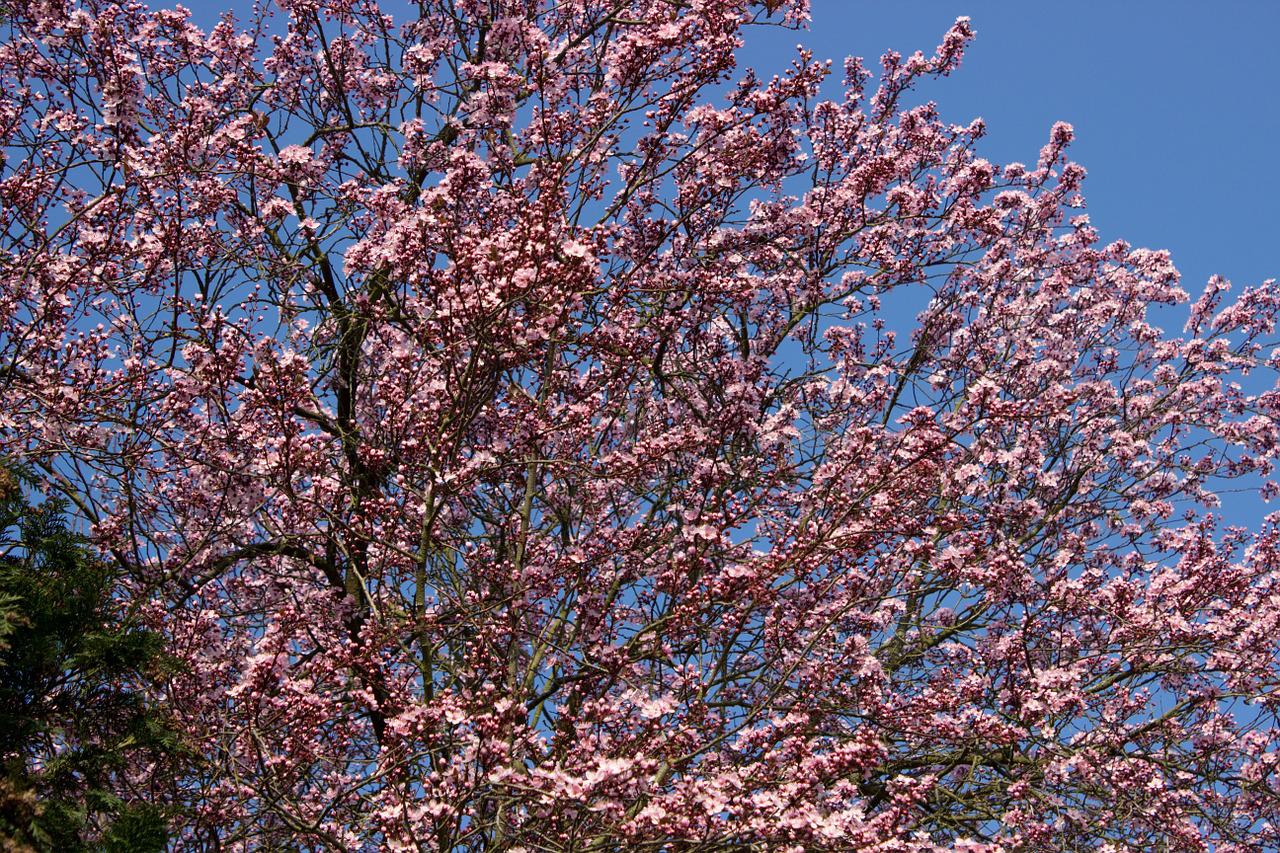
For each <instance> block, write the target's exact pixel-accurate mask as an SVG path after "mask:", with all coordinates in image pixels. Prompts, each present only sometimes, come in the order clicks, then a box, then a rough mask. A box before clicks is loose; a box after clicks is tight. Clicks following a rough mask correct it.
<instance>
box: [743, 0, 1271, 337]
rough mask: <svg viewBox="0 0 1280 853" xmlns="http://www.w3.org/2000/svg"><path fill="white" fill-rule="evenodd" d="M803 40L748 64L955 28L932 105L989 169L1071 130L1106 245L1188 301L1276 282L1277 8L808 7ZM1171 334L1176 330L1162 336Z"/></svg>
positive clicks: (869, 52)
mask: <svg viewBox="0 0 1280 853" xmlns="http://www.w3.org/2000/svg"><path fill="white" fill-rule="evenodd" d="M812 5H813V24H812V26H811V28H810V31H809V32H807V33H789V32H787V33H777V34H770V35H769V36H768V37H767V38H766V39H756V40H755V43H753V44H751V45H749V50H748V56H747V57H746V61H747V63H749V64H751V65H753V66H755V67H756V68H757V69H758V70H760V71H761V72H764V71H765V70H766V69H769V70H774V69H776V68H778V67H779V64H780V63H782V62H785V61H787V60H788V59H789V58H790V56H791V55H792V48H794V45H795V44H797V43H798V42H803V43H804V44H806V45H807V46H809V47H811V48H812V49H813V50H814V53H815V54H816V55H817V56H819V57H825V58H831V59H835V60H836V61H837V63H838V62H839V61H840V60H841V59H843V57H845V56H846V55H850V54H852V55H858V56H862V57H864V58H865V59H866V60H867V65H868V67H869V68H875V67H877V65H878V62H877V61H876V60H878V57H879V55H880V54H881V53H882V52H883V51H884V50H885V49H886V48H893V49H895V50H898V51H900V52H902V53H904V54H907V53H911V52H912V51H914V50H917V49H922V50H924V51H926V53H927V52H931V51H932V49H933V47H934V45H936V44H937V42H938V40H939V38H940V36H941V35H942V33H943V32H945V30H946V29H947V27H948V26H950V24H951V22H952V21H954V20H955V18H956V17H957V16H959V15H968V16H969V17H970V18H971V19H972V22H973V27H974V29H975V30H976V31H977V39H976V41H975V42H974V43H973V45H972V47H971V48H970V50H969V52H968V53H967V54H966V56H965V61H964V64H963V65H962V66H961V68H960V70H959V72H958V73H957V74H956V75H954V76H953V77H951V78H948V79H946V80H943V81H940V82H939V83H937V84H936V85H933V86H930V88H929V89H928V90H927V91H926V93H925V94H926V97H927V98H928V99H932V100H935V101H937V103H938V105H939V107H940V109H941V111H942V114H943V115H944V116H945V117H946V118H948V119H950V120H952V121H956V122H962V123H963V122H967V121H968V120H969V119H971V118H973V117H974V116H982V117H983V118H984V119H986V122H987V131H988V135H987V138H986V139H985V140H984V142H983V143H982V153H983V154H984V156H986V157H987V158H988V159H990V160H993V161H997V162H1002V161H1009V160H1021V161H1024V162H1026V161H1034V159H1035V155H1036V152H1038V151H1039V149H1040V146H1041V145H1043V144H1044V142H1045V140H1046V139H1047V136H1048V131H1049V127H1050V125H1051V124H1052V123H1053V122H1054V121H1057V120H1063V121H1068V122H1071V123H1072V124H1073V125H1074V126H1075V129H1076V142H1075V143H1074V144H1073V146H1072V153H1073V156H1074V158H1075V159H1076V160H1077V161H1078V162H1079V163H1081V164H1082V165H1084V166H1085V167H1086V168H1087V169H1088V170H1089V178H1088V181H1087V182H1086V184H1085V195H1086V197H1087V199H1088V202H1089V207H1088V212H1089V215H1090V217H1091V218H1092V220H1093V223H1094V225H1095V226H1097V227H1098V228H1099V230H1100V231H1101V233H1102V236H1103V238H1104V239H1107V240H1110V239H1115V238H1121V237H1122V238H1124V239H1126V240H1128V241H1129V242H1131V243H1133V244H1134V245H1139V246H1148V247H1151V248H1164V249H1169V250H1170V251H1171V252H1172V253H1173V258H1174V262H1175V263H1176V264H1177V266H1178V267H1179V269H1180V270H1181V271H1182V273H1183V276H1184V279H1183V281H1184V286H1185V287H1186V288H1187V289H1188V290H1190V291H1192V293H1193V294H1194V293H1197V292H1198V291H1199V289H1200V287H1201V286H1202V284H1203V282H1204V281H1205V279H1207V278H1208V277H1209V276H1210V275H1211V274H1214V273H1219V274H1221V275H1224V276H1226V277H1227V278H1230V279H1231V280H1232V282H1233V284H1234V285H1235V286H1234V288H1233V290H1235V291H1238V290H1239V289H1241V288H1242V287H1244V286H1246V285H1249V284H1254V283H1257V282H1259V281H1261V280H1263V279H1265V278H1280V51H1278V50H1277V41H1280V0H1217V1H1216V2H1212V3H1210V2H1192V0H1160V2H1155V0H1110V2H1104V0H1077V2H1074V3H1054V2H1027V1H1026V0H947V2H941V0H934V2H928V0H915V2H889V0H812ZM1171 331H1173V330H1171Z"/></svg>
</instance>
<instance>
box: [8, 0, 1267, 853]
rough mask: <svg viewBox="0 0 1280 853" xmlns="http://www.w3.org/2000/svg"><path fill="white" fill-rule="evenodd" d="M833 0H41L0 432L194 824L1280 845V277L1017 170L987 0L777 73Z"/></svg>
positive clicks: (1059, 174)
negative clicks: (1243, 523)
mask: <svg viewBox="0 0 1280 853" xmlns="http://www.w3.org/2000/svg"><path fill="white" fill-rule="evenodd" d="M806 5H807V4H806V3H805V2H804V0H765V2H749V0H555V2H551V0H484V2H481V0H418V2H415V3H405V4H402V5H401V4H387V8H385V9H384V8H379V7H378V6H377V5H376V4H375V3H374V2H373V0H277V3H275V4H262V6H261V8H260V9H259V10H258V11H256V12H254V13H253V14H252V15H250V16H248V17H246V18H245V19H243V20H236V19H234V18H233V17H232V16H231V15H227V16H225V17H224V18H223V19H222V21H221V23H218V24H217V25H216V26H213V27H212V28H211V29H207V30H204V29H200V28H198V27H197V26H196V25H195V24H194V23H193V22H192V20H191V16H190V13H189V12H187V11H185V10H183V9H181V8H174V9H167V10H159V11H150V10H148V9H147V8H145V7H144V6H142V5H140V4H137V3H132V2H130V3H111V2H106V0H82V2H74V0H30V2H27V3H22V4H6V6H7V10H6V11H5V12H4V16H5V22H4V23H5V27H6V28H7V31H6V35H5V37H4V39H3V41H2V42H0V79H2V81H3V82H2V85H0V136H2V137H3V143H2V146H3V147H2V154H3V158H4V160H3V167H2V171H0V233H2V235H3V236H2V237H0V387H2V388H3V398H2V403H0V452H2V453H3V454H5V455H6V456H7V457H8V458H10V459H12V460H14V462H15V464H22V465H25V466H28V467H29V468H30V469H32V470H37V471H39V472H40V474H41V476H42V477H43V478H44V481H45V483H46V484H47V488H48V489H49V490H50V491H51V492H52V493H55V494H56V495H57V496H59V497H60V499H64V500H66V501H68V502H69V503H70V505H71V506H73V507H74V508H75V511H76V512H77V513H78V515H79V517H80V519H81V521H82V523H83V524H84V525H86V527H87V529H88V530H89V531H90V532H91V534H92V537H93V542H94V543H95V546H96V547H97V548H98V549H100V551H101V554H102V556H103V558H104V559H107V560H109V561H111V562H112V564H113V565H114V566H115V567H116V569H117V571H118V572H119V573H120V574H122V575H123V576H124V577H125V579H126V580H125V581H124V585H123V587H122V589H121V590H120V592H119V596H120V597H121V601H122V603H124V604H127V605H128V606H129V607H130V608H132V610H133V612H136V613H138V614H140V617H141V618H142V619H143V620H144V621H145V624H146V625H147V626H148V627H149V628H150V629H151V630H153V631H156V632H159V633H160V634H162V635H163V637H164V638H165V643H166V646H167V650H168V653H169V654H171V655H173V656H174V657H175V658H176V659H177V660H178V661H180V663H181V665H180V666H179V667H177V668H176V670H175V671H174V673H173V674H172V676H171V677H170V678H169V679H168V681H167V682H166V683H165V684H164V686H163V689H162V691H161V693H160V695H158V696H156V697H155V699H156V700H157V701H160V702H162V703H163V705H164V707H165V708H166V709H167V712H168V713H169V714H170V715H171V716H172V718H173V719H174V720H176V721H177V724H178V725H179V726H180V728H181V731H182V734H183V737H184V738H185V740H186V744H187V746H188V747H189V748H190V749H191V750H194V751H195V752H196V753H197V754H199V755H200V756H201V760H200V762H199V763H198V765H197V766H196V767H195V769H194V770H190V771H189V772H185V773H184V774H182V775H181V776H180V777H179V778H178V780H177V781H176V782H174V783H173V784H172V785H171V786H170V787H169V788H167V789H166V792H165V793H164V795H163V796H164V798H165V799H166V804H165V805H166V808H169V807H172V808H178V809H179V810H180V813H181V815H182V817H181V818H180V819H179V820H178V821H177V822H176V823H175V825H174V826H173V828H172V830H173V837H174V842H173V843H174V845H175V846H176V849H183V850H210V851H212V850H232V849H234V850H250V849H297V850H317V851H318V850H334V851H350V850H374V849H387V850H459V851H461V850H476V851H478V850H494V851H512V853H514V851H535V850H562V851H569V850H573V851H606V850H609V851H612V850H652V851H659V850H662V851H677V850H679V851H695V850H698V851H701V850H705V851H712V850H716V851H721V850H795V851H802V850H813V851H820V850H854V849H856V850H868V851H933V850H952V849H954V850H967V851H1002V850H1008V851H1016V850H1027V851H1031V850H1085V849H1088V850H1111V851H1120V850H1161V851H1175V850H1176V851H1201V850H1208V849H1216V850H1218V851H1256V850H1259V849H1264V848H1268V847H1272V846H1274V845H1277V844H1280V829H1278V828H1277V826H1278V824H1277V820H1278V819H1280V815H1278V814H1277V812H1278V811H1280V807H1278V806H1280V800H1278V797H1280V781H1278V777H1277V764H1280V752H1278V751H1277V750H1278V748H1280V743H1278V742H1277V740H1278V738H1277V734H1276V712H1277V703H1278V702H1280V693H1277V689H1278V688H1280V669H1278V663H1277V651H1278V649H1277V645H1278V644H1280V586H1278V585H1277V581H1278V580H1280V526H1278V524H1277V521H1280V519H1275V518H1268V519H1267V521H1266V522H1265V523H1264V524H1262V525H1260V526H1256V528H1255V529H1244V528H1241V527H1238V526H1232V525H1230V524H1228V523H1227V522H1228V521H1229V519H1228V518H1225V517H1224V516H1223V515H1222V512H1221V510H1220V508H1219V497H1220V496H1221V495H1222V494H1224V493H1225V492H1226V491H1227V490H1228V489H1244V490H1246V491H1247V493H1248V494H1249V495H1251V496H1254V497H1249V498H1247V499H1248V500H1253V499H1255V497H1256V498H1257V499H1261V498H1265V497H1269V496H1270V495H1271V494H1272V493H1273V492H1274V490H1275V489H1274V486H1272V485H1270V484H1269V481H1268V477H1269V476H1270V474H1271V470H1272V465H1273V461H1274V458H1275V456H1276V454H1277V448H1278V445H1277V441H1278V439H1280V421H1278V420H1277V418H1278V417H1280V395H1278V394H1277V392H1276V391H1275V390H1274V388H1275V384H1276V369H1277V368H1278V367H1280V354H1278V355H1273V353H1272V351H1271V350H1270V346H1271V344H1270V343H1269V341H1270V340H1271V339H1272V336H1273V333H1274V326H1275V318H1276V312H1277V309H1278V307H1280V292H1278V291H1277V289H1276V287H1275V286H1274V285H1273V284H1272V283H1270V282H1268V283H1264V284H1262V285H1260V286H1257V287H1253V288H1249V289H1244V290H1242V291H1241V292H1240V293H1239V295H1238V296H1237V297H1236V298H1235V299H1234V301H1230V300H1228V299H1227V297H1226V296H1225V294H1226V292H1227V290H1228V285H1227V283H1226V282H1225V281H1222V280H1218V279H1215V280H1213V281H1211V282H1210V283H1209V284H1208V286H1207V288H1205V289H1204V290H1203V293H1202V295H1199V296H1198V297H1195V298H1194V299H1193V298H1191V297H1188V295H1187V293H1186V292H1185V291H1184V290H1183V289H1182V286H1181V284H1180V281H1179V276H1178V273H1177V272H1176V270H1175V268H1174V267H1173V265H1172V263H1171V260H1170V258H1169V257H1168V255H1167V254H1166V253H1163V252H1158V251H1150V250H1146V249H1136V248H1133V247H1131V246H1130V245H1128V244H1126V243H1124V242H1113V243H1109V244H1107V243H1105V242H1104V241H1102V240H1101V239H1100V238H1099V236H1098V232H1097V231H1096V230H1095V229H1094V227H1093V226H1092V225H1091V224H1090V222H1089V220H1088V218H1087V216H1086V215H1084V214H1083V212H1082V211H1081V208H1082V207H1083V199H1082V197H1081V195H1080V191H1081V183H1082V180H1083V178H1084V170H1083V169H1082V168H1081V167H1080V166H1077V165H1075V164H1074V163H1072V162H1070V160H1069V159H1068V157H1067V153H1066V152H1067V146H1068V144H1069V143H1070V141H1071V138H1072V130H1071V128H1070V127H1069V126H1067V125H1064V124H1058V125H1055V126H1054V127H1053V128H1052V129H1051V130H1049V129H1047V133H1048V141H1047V143H1046V145H1045V146H1044V148H1043V149H1042V150H1041V151H1040V152H1039V153H1038V155H1036V156H1035V157H1034V160H1033V162H1031V163H1030V164H1028V165H1023V164H1019V163H1010V164H1005V165H997V164H993V163H990V162H988V161H987V160H985V159H983V158H982V157H981V156H980V153H979V148H980V139H981V138H982V136H983V133H984V128H983V125H982V123H981V122H980V121H974V122H973V123H971V124H968V125H966V126H956V125H952V124H949V123H947V122H946V121H944V120H943V119H942V118H941V117H940V114H939V111H938V109H937V108H935V106H934V105H933V104H931V103H922V102H921V101H920V99H919V98H918V96H916V95H914V94H913V91H914V87H915V86H916V84H917V83H919V82H920V81H921V80H923V79H926V78H932V77H940V76H946V75H948V74H950V73H951V72H953V71H954V70H955V69H956V68H957V66H958V65H959V63H960V60H961V56H962V53H963V50H964V48H965V45H966V44H967V42H968V41H969V39H970V38H971V36H972V32H971V29H970V25H969V22H968V20H967V19H964V18H961V19H960V20H958V21H957V22H956V24H955V26H954V27H953V28H952V29H951V30H950V31H949V32H947V33H946V34H945V35H944V37H943V39H942V42H941V44H940V45H939V46H938V48H937V49H936V51H933V52H932V53H930V54H924V53H916V54H913V55H910V56H903V55H900V54H898V53H887V54H885V55H884V57H883V58H882V60H881V67H880V69H879V71H878V72H875V73H873V72H871V71H868V70H867V69H866V68H864V66H863V65H862V64H861V63H860V62H859V61H858V60H849V61H847V62H846V63H845V64H844V67H843V73H840V71H838V70H836V69H833V67H832V65H831V64H830V63H829V62H826V61H821V60H819V59H816V58H815V57H813V56H812V55H811V54H810V53H808V52H806V51H803V50H801V51H799V52H798V53H797V54H796V55H795V56H794V58H793V59H792V60H791V62H790V65H789V66H787V67H786V70H785V72H784V73H780V74H779V75H777V76H773V77H769V78H765V77H760V76H757V75H756V74H754V73H753V72H751V71H750V70H747V69H745V68H743V67H741V66H740V64H739V61H738V57H739V54H740V48H741V47H742V46H743V44H744V41H745V40H747V39H749V38H751V33H752V32H753V29H754V28H757V27H759V26H787V27H801V26H802V25H803V23H804V22H805V20H806V19H807V8H806ZM782 61H783V60H780V61H779V62H780V64H781V63H782ZM841 80H842V81H843V82H841ZM942 88H943V90H945V86H943V87H942ZM1183 303H1189V307H1188V306H1187V305H1184V304H1183ZM1184 322H1185V327H1183V328H1179V326H1182V324H1183V323H1184ZM1162 323H1163V324H1164V325H1170V328H1171V329H1172V331H1167V330H1165V329H1164V328H1161V326H1160V324H1162ZM1243 499H1244V498H1242V499H1241V500H1243ZM132 772H133V774H134V775H135V776H136V777H145V776H147V775H149V774H151V773H152V772H153V768H150V767H147V766H136V767H134V768H132Z"/></svg>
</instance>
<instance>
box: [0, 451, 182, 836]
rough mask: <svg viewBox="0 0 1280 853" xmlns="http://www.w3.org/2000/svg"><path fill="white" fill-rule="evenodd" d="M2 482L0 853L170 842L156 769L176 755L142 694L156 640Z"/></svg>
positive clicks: (154, 668)
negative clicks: (143, 774)
mask: <svg viewBox="0 0 1280 853" xmlns="http://www.w3.org/2000/svg"><path fill="white" fill-rule="evenodd" d="M24 483H25V484H27V485H30V484H31V483H30V480H29V479H28V478H27V477H26V475H25V474H23V473H22V472H17V471H14V470H12V469H8V468H2V469H0V853H9V851H28V850H32V851H45V850H48V851H60V853H61V851H79V850H106V851H121V853H123V851H130V852H131V853H135V851H136V853H145V851H148V850H161V849H163V848H164V846H165V844H166V841H167V831H166V813H165V810H164V808H163V807H162V806H161V805H160V803H159V801H158V798H157V797H156V796H155V795H154V788H153V786H155V785H157V784H159V782H160V780H161V779H162V777H163V774H162V773H161V772H157V773H156V774H155V775H153V776H152V777H150V778H148V779H145V780H143V779H137V778H129V776H128V775H127V774H126V773H125V772H124V770H125V768H137V767H145V766H149V765H150V766H155V767H156V768H157V770H158V771H159V768H162V767H163V766H164V764H165V761H166V756H169V755H173V754H176V746H177V744H176V742H175V741H174V739H173V737H172V735H171V733H170V731H169V730H168V729H167V727H166V726H165V725H164V723H163V718H162V716H161V715H160V713H159V712H158V710H157V708H156V706H155V704H154V703H153V702H150V701H148V691H147V685H148V684H149V683H150V680H151V679H152V678H154V676H155V674H156V673H157V672H158V671H159V670H160V669H161V667H162V665H163V657H162V655H161V651H160V638H159V637H158V636H157V635H156V634H154V633H151V632H149V631H145V630H142V629H141V628H139V627H137V626H136V625H135V624H133V621H132V620H131V619H130V618H128V617H127V615H126V614H125V613H124V612H123V611H122V610H121V609H120V608H119V607H118V606H117V604H116V601H115V597H114V596H113V592H114V591H115V590H116V589H117V588H118V578H117V576H116V575H115V573H114V572H113V570H112V568H111V567H110V565H109V564H108V563H107V562H106V561H103V560H100V559H97V558H95V557H94V555H93V554H92V552H91V551H90V550H89V549H88V548H87V547H86V544H85V542H84V540H83V538H82V537H80V536H79V535H77V534H76V533H75V532H74V531H72V530H71V529H69V528H68V526H67V522H66V520H65V517H64V509H65V507H64V506H63V505H62V504H61V503H60V502H58V501H56V500H46V501H43V502H41V503H33V502H31V501H29V500H28V499H27V497H26V495H25V494H24V488H23V485H24Z"/></svg>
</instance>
